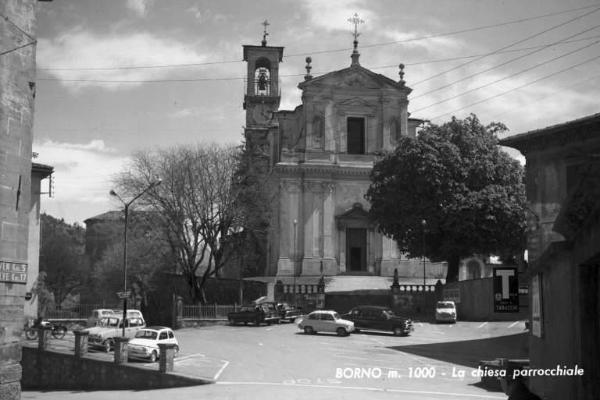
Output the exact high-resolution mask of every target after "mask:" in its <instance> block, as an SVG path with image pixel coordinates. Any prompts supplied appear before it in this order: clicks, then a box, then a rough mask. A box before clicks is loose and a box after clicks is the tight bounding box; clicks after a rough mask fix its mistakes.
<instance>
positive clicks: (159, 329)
mask: <svg viewBox="0 0 600 400" xmlns="http://www.w3.org/2000/svg"><path fill="white" fill-rule="evenodd" d="M161 343H166V344H169V343H170V344H174V345H175V355H177V353H178V352H179V342H177V338H176V337H175V333H173V331H172V330H171V328H167V327H164V326H149V327H147V328H144V329H140V330H139V331H137V332H136V333H135V336H134V338H133V339H131V340H130V341H129V344H128V345H127V351H128V354H127V356H128V358H143V359H148V360H150V362H156V360H158V358H159V357H160V348H159V347H158V345H159V344H161Z"/></svg>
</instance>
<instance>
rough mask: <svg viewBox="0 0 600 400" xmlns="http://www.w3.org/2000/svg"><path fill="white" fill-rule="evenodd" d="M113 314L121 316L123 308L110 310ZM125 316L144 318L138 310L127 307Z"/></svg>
mask: <svg viewBox="0 0 600 400" xmlns="http://www.w3.org/2000/svg"><path fill="white" fill-rule="evenodd" d="M112 311H113V313H114V315H117V316H121V317H122V316H123V310H112ZM127 318H141V319H144V315H143V314H142V312H141V311H140V310H135V309H128V310H127Z"/></svg>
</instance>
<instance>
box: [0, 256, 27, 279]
mask: <svg viewBox="0 0 600 400" xmlns="http://www.w3.org/2000/svg"><path fill="white" fill-rule="evenodd" d="M0 282H10V283H23V284H25V283H27V264H24V263H15V262H11V261H1V260H0Z"/></svg>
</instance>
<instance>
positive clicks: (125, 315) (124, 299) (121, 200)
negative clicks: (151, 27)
mask: <svg viewBox="0 0 600 400" xmlns="http://www.w3.org/2000/svg"><path fill="white" fill-rule="evenodd" d="M161 182H162V181H161V180H160V179H158V180H156V181H154V182H152V183H150V185H148V187H147V188H146V189H144V190H143V191H142V192H141V193H139V194H138V195H136V196H135V197H134V198H133V199H131V200H129V201H128V202H126V201H124V200H123V199H122V198H121V196H119V195H118V194H117V192H115V191H114V190H111V191H110V195H111V196H114V197H116V198H117V199H119V201H120V202H121V203H123V212H124V213H125V229H124V230H123V332H122V335H123V337H125V321H126V318H127V297H128V296H127V224H128V221H129V206H131V204H133V202H134V201H136V200H137V199H139V198H140V197H141V196H142V195H144V193H146V192H147V191H148V190H150V189H152V188H154V187H156V186H158V185H160V183H161Z"/></svg>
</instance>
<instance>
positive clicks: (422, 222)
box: [421, 219, 427, 290]
mask: <svg viewBox="0 0 600 400" xmlns="http://www.w3.org/2000/svg"><path fill="white" fill-rule="evenodd" d="M421 226H422V227H423V290H425V227H426V226H427V220H424V219H423V220H421Z"/></svg>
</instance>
